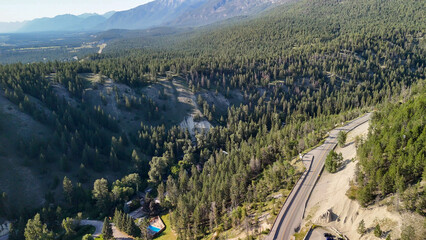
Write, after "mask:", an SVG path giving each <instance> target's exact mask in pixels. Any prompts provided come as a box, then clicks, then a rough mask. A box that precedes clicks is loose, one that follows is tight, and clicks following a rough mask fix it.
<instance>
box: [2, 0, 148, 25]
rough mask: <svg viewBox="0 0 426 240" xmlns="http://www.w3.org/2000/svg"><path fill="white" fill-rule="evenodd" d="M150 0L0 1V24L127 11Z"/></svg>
mask: <svg viewBox="0 0 426 240" xmlns="http://www.w3.org/2000/svg"><path fill="white" fill-rule="evenodd" d="M150 1H152V0H0V22H15V21H23V20H32V19H34V18H40V17H54V16H56V15H60V14H66V13H71V14H82V13H101V14H102V13H106V12H109V11H113V10H115V11H120V10H127V9H130V8H133V7H136V6H139V5H142V4H144V3H147V2H150Z"/></svg>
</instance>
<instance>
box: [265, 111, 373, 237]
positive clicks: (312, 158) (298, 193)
mask: <svg viewBox="0 0 426 240" xmlns="http://www.w3.org/2000/svg"><path fill="white" fill-rule="evenodd" d="M370 117H371V114H370V113H368V114H366V115H364V116H362V117H360V118H357V119H355V120H353V121H351V122H350V123H348V124H346V125H345V126H343V127H339V128H335V129H333V130H332V131H330V133H329V136H328V137H327V139H326V140H325V142H324V144H322V145H321V146H319V147H317V148H315V149H313V150H311V151H310V152H308V153H307V154H305V155H304V156H303V159H302V161H303V163H304V164H305V166H306V169H307V170H306V171H305V172H304V173H303V175H302V177H300V179H299V181H298V182H297V183H296V185H295V187H294V188H293V190H292V191H291V193H290V195H289V196H288V198H287V200H286V201H285V203H284V206H283V207H282V208H281V211H280V213H279V214H278V216H277V219H276V220H275V222H274V225H273V226H272V230H271V232H270V233H269V235H268V237H267V238H266V239H268V240H270V239H279V240H289V239H291V237H292V236H293V234H294V233H295V231H298V230H299V228H300V224H301V223H302V218H303V212H304V211H305V207H306V206H305V204H306V202H307V200H308V198H309V195H310V193H311V192H312V190H313V188H314V185H315V182H316V181H317V179H318V178H319V175H320V173H321V170H322V168H323V166H324V163H325V159H326V157H327V154H328V153H329V152H330V151H331V150H332V149H333V148H334V147H335V146H336V144H337V134H338V133H339V132H340V131H342V130H343V131H350V130H352V129H354V128H356V127H357V126H359V125H361V124H362V123H365V122H366V121H368V120H370Z"/></svg>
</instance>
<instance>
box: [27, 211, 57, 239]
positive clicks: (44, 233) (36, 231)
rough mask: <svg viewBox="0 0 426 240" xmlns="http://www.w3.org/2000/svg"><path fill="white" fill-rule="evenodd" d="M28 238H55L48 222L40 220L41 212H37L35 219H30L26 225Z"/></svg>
mask: <svg viewBox="0 0 426 240" xmlns="http://www.w3.org/2000/svg"><path fill="white" fill-rule="evenodd" d="M24 235H25V239H26V240H53V239H54V236H53V233H52V232H51V231H49V230H48V229H47V226H46V224H43V223H42V222H41V220H40V214H38V213H37V214H36V215H35V216H34V218H33V219H29V220H28V222H27V225H26V227H25V233H24Z"/></svg>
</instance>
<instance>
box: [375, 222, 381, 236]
mask: <svg viewBox="0 0 426 240" xmlns="http://www.w3.org/2000/svg"><path fill="white" fill-rule="evenodd" d="M382 233H383V232H382V229H380V225H379V224H377V225H376V227H375V228H374V236H376V237H380V236H382Z"/></svg>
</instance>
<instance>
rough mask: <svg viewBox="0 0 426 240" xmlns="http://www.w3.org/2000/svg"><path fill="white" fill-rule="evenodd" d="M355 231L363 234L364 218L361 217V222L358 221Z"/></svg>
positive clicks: (364, 230)
mask: <svg viewBox="0 0 426 240" xmlns="http://www.w3.org/2000/svg"><path fill="white" fill-rule="evenodd" d="M357 232H358V233H359V234H361V236H362V235H364V234H365V232H366V229H365V222H364V219H362V220H361V222H359V224H358V229H357Z"/></svg>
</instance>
